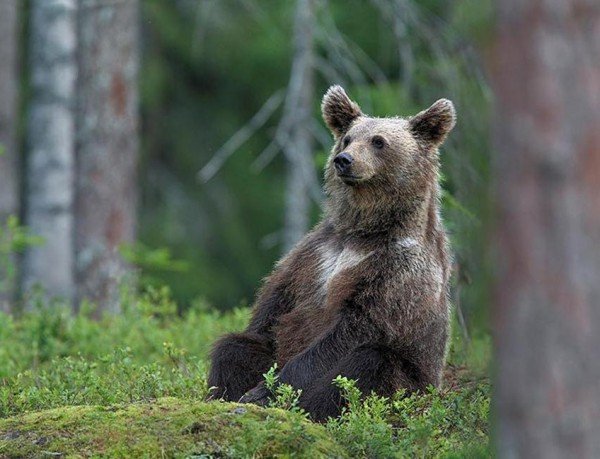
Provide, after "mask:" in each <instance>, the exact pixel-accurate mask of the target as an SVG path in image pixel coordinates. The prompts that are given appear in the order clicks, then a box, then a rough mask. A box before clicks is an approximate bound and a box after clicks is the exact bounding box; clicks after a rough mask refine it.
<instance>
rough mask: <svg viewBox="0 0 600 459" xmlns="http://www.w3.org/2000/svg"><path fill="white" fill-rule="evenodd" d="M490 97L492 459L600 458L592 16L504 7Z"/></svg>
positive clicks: (599, 223) (525, 3)
mask: <svg viewBox="0 0 600 459" xmlns="http://www.w3.org/2000/svg"><path fill="white" fill-rule="evenodd" d="M497 19H498V26H497V35H496V49H495V54H494V62H495V65H496V67H494V68H493V69H492V72H491V73H492V74H493V75H494V77H495V81H494V85H495V91H496V95H497V112H496V115H497V119H496V122H495V128H496V131H495V141H496V149H497V164H496V174H497V183H496V192H497V201H498V212H499V215H498V247H497V248H498V254H499V256H500V264H499V272H498V274H499V275H498V280H497V291H496V296H495V305H494V311H493V321H494V328H495V346H496V356H497V372H496V373H497V376H496V385H495V386H496V391H497V392H496V415H497V439H496V440H497V447H498V453H499V456H500V457H507V458H514V457H527V458H555V457H556V458H559V457H579V458H585V457H587V458H597V457H600V358H599V357H598V350H599V349H600V253H599V251H600V4H598V2H597V1H595V0H572V1H569V2H564V1H559V0H543V1H534V0H503V1H501V2H499V5H498V16H497Z"/></svg>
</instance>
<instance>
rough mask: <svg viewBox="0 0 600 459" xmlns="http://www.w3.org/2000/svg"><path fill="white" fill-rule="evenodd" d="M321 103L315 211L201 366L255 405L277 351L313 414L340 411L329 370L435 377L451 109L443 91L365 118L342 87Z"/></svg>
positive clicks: (401, 380) (442, 320)
mask: <svg viewBox="0 0 600 459" xmlns="http://www.w3.org/2000/svg"><path fill="white" fill-rule="evenodd" d="M322 112H323V117H324V119H325V122H326V123H327V125H328V126H329V128H330V129H331V131H332V133H333V136H334V139H335V144H334V147H333V150H332V152H331V156H330V158H329V161H328V163H327V166H326V168H325V190H326V195H327V201H326V210H325V214H324V217H323V219H322V221H321V222H320V223H319V224H318V225H317V226H316V227H315V228H314V229H313V230H312V231H311V232H310V233H309V234H307V235H306V236H305V237H304V239H303V240H302V241H300V242H299V243H298V244H297V246H296V247H295V248H294V249H293V250H292V251H291V252H290V253H289V254H288V255H287V256H285V257H284V258H283V259H282V260H281V261H279V262H278V263H277V265H276V267H275V269H274V271H273V273H272V274H271V275H270V276H269V277H268V278H267V280H266V281H265V283H264V285H263V287H262V289H261V290H260V292H259V294H258V297H257V300H256V304H255V306H254V310H253V315H252V318H251V320H250V324H249V325H248V327H247V329H246V330H245V331H244V332H243V333H235V334H231V335H228V336H225V337H223V338H222V339H220V340H219V341H218V342H217V343H216V344H215V346H214V348H213V351H212V355H211V358H212V365H211V370H210V374H209V377H208V384H209V386H211V387H212V393H211V397H212V398H223V399H225V400H234V401H238V400H241V401H242V402H252V403H257V404H264V403H266V402H267V401H268V399H269V396H270V395H271V394H270V393H269V390H268V389H267V388H266V387H265V386H264V384H263V382H262V380H263V376H262V375H263V373H265V372H266V371H268V370H269V368H270V367H271V366H272V365H273V364H274V363H275V362H277V365H278V368H279V372H278V381H279V382H281V383H286V384H290V385H292V386H293V387H294V388H296V389H301V390H302V392H301V396H300V400H299V404H300V406H301V407H302V408H304V409H305V410H306V411H308V413H310V415H311V416H312V418H313V419H315V420H324V419H326V418H327V417H330V416H332V417H333V416H337V415H339V413H340V409H341V407H342V403H343V401H342V397H341V396H340V393H339V390H338V389H337V388H336V387H335V386H334V385H333V384H332V380H333V379H334V378H335V377H336V376H338V375H342V376H346V377H348V378H350V379H354V380H356V381H357V386H358V387H359V388H360V389H361V390H362V392H363V393H371V392H375V393H377V394H380V395H383V396H390V395H392V394H394V392H395V391H397V390H398V389H406V390H407V391H408V392H412V391H417V390H423V389H425V388H426V387H427V386H429V385H432V386H438V385H439V384H440V382H441V377H442V370H443V367H444V361H445V356H446V346H447V342H448V330H449V301H448V280H449V277H450V255H449V249H448V241H447V238H446V233H445V230H444V227H443V224H442V220H441V217H440V203H439V200H440V187H439V183H438V178H439V177H438V171H439V158H438V155H439V153H438V147H439V146H440V145H441V144H442V142H443V141H444V140H445V139H446V136H447V135H448V133H449V132H450V130H451V129H452V128H453V127H454V124H455V119H456V116H455V110H454V106H453V105H452V102H450V101H449V100H446V99H442V100H438V101H437V102H436V103H434V104H433V105H432V106H431V107H430V108H428V109H427V110H424V111H422V112H420V113H419V114H417V115H416V116H413V117H410V118H373V117H369V116H366V115H364V114H363V113H362V112H361V109H360V107H359V106H358V105H357V104H356V103H355V102H352V101H351V100H350V99H349V98H348V96H347V95H346V93H345V92H344V90H343V89H342V88H341V87H340V86H332V87H331V88H330V89H329V90H328V91H327V93H326V94H325V96H324V98H323V103H322Z"/></svg>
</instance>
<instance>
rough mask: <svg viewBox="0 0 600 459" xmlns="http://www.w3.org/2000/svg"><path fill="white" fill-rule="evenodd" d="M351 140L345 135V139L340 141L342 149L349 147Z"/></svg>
mask: <svg viewBox="0 0 600 459" xmlns="http://www.w3.org/2000/svg"><path fill="white" fill-rule="evenodd" d="M351 140H352V139H351V138H350V136H349V135H347V136H346V137H344V140H342V148H346V147H347V146H348V145H350V141H351Z"/></svg>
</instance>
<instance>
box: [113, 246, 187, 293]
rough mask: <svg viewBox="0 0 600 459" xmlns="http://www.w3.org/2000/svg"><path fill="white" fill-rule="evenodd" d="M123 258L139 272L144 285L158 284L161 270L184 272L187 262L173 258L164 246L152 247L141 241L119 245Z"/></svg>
mask: <svg viewBox="0 0 600 459" xmlns="http://www.w3.org/2000/svg"><path fill="white" fill-rule="evenodd" d="M120 253H121V255H122V256H123V258H124V259H125V260H126V261H127V262H129V263H130V264H131V265H132V266H135V267H136V268H137V269H138V271H139V272H140V273H141V279H140V280H141V282H142V284H144V285H158V284H160V283H161V282H160V281H159V280H158V278H157V275H159V274H160V273H163V272H171V273H185V272H187V271H188V269H189V263H188V262H186V261H183V260H176V259H174V258H173V255H172V253H171V250H170V249H168V248H166V247H160V248H157V249H152V248H150V247H148V246H146V245H145V244H142V243H141V242H136V243H135V244H130V245H123V246H122V247H120Z"/></svg>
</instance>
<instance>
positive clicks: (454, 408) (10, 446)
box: [0, 287, 489, 457]
mask: <svg viewBox="0 0 600 459" xmlns="http://www.w3.org/2000/svg"><path fill="white" fill-rule="evenodd" d="M123 301H124V303H123V305H122V306H123V307H122V310H123V314H122V315H119V316H114V315H107V316H104V317H102V318H101V319H99V320H94V319H92V318H91V316H92V313H93V311H92V310H89V309H85V308H84V309H82V310H81V311H80V312H79V313H78V314H77V315H72V314H71V313H70V312H69V311H67V310H66V309H64V308H61V307H60V305H53V307H48V306H49V305H48V304H46V303H45V301H44V299H43V297H41V296H40V297H39V298H38V300H37V302H34V303H33V304H35V305H37V306H36V307H35V308H34V310H31V311H25V312H23V313H22V315H20V316H19V317H14V316H9V315H5V314H1V313H0V343H2V345H1V346H0V456H1V455H3V454H6V455H9V456H10V455H11V454H13V453H14V452H15V451H18V452H19V454H18V455H24V456H27V455H30V456H36V455H39V451H40V448H42V447H43V450H44V451H62V452H65V453H68V452H70V451H79V450H77V448H83V449H82V450H81V451H88V452H89V454H93V453H94V452H95V453H96V454H99V455H102V454H115V455H121V456H123V455H127V452H129V454H132V453H131V451H143V452H144V453H143V455H153V454H155V453H156V451H158V449H156V448H159V447H160V448H164V449H165V451H173V452H174V453H173V454H175V452H182V453H181V454H183V453H184V452H185V454H191V451H192V446H193V445H195V446H193V448H195V450H194V451H195V452H201V453H205V454H214V455H219V454H220V455H225V456H227V457H271V456H273V455H275V454H279V455H283V456H286V457H287V456H290V455H294V456H298V457H319V456H318V454H333V453H330V451H335V452H336V453H335V454H334V455H336V456H338V457H346V456H347V457H465V456H469V457H473V456H476V457H483V456H487V455H489V451H488V446H487V437H488V433H489V431H488V430H489V429H488V420H487V418H488V415H489V385H488V383H487V380H486V379H485V378H483V377H481V376H477V375H478V373H473V372H472V371H470V370H468V369H466V368H464V367H459V368H458V369H457V368H455V367H454V366H452V369H453V373H452V374H449V375H448V376H447V383H446V387H445V388H444V389H443V390H441V391H435V390H432V391H431V392H429V393H428V394H425V395H413V396H410V397H405V396H404V394H401V393H400V394H397V395H396V396H395V397H393V398H391V399H387V398H384V397H378V396H376V395H368V394H361V393H360V391H359V390H358V389H357V387H356V384H355V383H354V382H353V381H351V380H348V379H347V378H343V377H338V378H337V379H336V380H335V382H334V384H336V385H337V386H338V387H339V388H340V390H341V391H342V393H343V394H344V396H345V398H346V399H347V400H348V405H347V407H346V408H345V409H344V411H343V414H342V416H341V417H340V418H339V419H335V420H330V421H329V422H328V423H327V424H326V426H325V429H323V428H321V427H320V426H316V425H314V424H312V423H310V422H309V421H307V419H306V414H305V413H303V411H302V410H301V409H300V408H299V407H298V399H299V397H300V395H301V393H300V392H299V391H297V390H295V389H293V388H292V387H290V386H288V385H285V384H279V383H278V381H277V377H276V370H277V368H276V367H273V368H271V369H270V370H269V371H268V372H267V373H266V374H265V375H264V376H265V384H266V385H267V387H268V388H270V389H271V391H272V392H273V394H274V397H273V399H272V401H271V405H270V407H269V409H266V410H265V409H262V408H258V407H253V406H250V405H234V404H224V403H221V402H214V403H208V404H206V403H202V400H203V399H204V397H205V395H206V394H207V384H206V373H207V366H208V364H207V355H208V350H209V347H210V345H211V343H212V342H214V340H215V339H216V338H217V337H218V336H220V335H222V334H224V333H227V332H232V331H237V330H240V329H242V328H243V327H244V326H245V325H246V323H247V321H248V309H247V308H238V309H234V310H231V311H230V312H227V313H219V312H215V311H214V310H211V309H210V308H208V307H207V305H206V304H205V303H203V302H196V303H195V304H194V305H193V306H192V307H191V308H189V309H188V310H187V311H185V312H184V313H183V314H180V313H178V312H177V310H178V307H177V305H176V303H175V302H174V301H173V299H172V298H171V296H170V294H169V290H168V289H165V288H155V287H149V288H147V289H146V290H145V291H144V292H142V293H141V294H139V295H134V294H126V295H123ZM459 336H460V335H458V334H456V336H455V338H454V339H458V338H459ZM474 342H476V343H479V344H477V347H480V348H485V347H486V346H489V343H488V342H487V341H485V340H479V339H478V340H476V341H474ZM453 348H454V349H453V350H452V351H451V359H452V361H453V362H455V363H456V362H457V363H460V364H462V363H464V362H468V360H469V359H470V355H469V354H465V353H464V352H463V351H464V349H467V348H468V346H467V345H464V346H463V345H461V343H460V342H458V341H453ZM476 354H477V355H478V354H479V351H477V352H476ZM365 395H366V396H365ZM164 397H174V398H167V399H165V398H164ZM44 410H51V411H44ZM28 413H29V414H28ZM2 418H5V420H4V421H2ZM65 426H67V427H65ZM61 429H63V430H61ZM64 429H66V431H68V432H69V434H68V435H62V434H61V435H57V433H56V432H58V431H61V432H63V431H64ZM159 431H160V432H164V434H163V433H157V432H159ZM15 432H17V433H15ZM13 437H14V438H13ZM40 438H46V440H40V441H41V442H42V443H43V444H38V443H36V441H37V440H39V439H40ZM106 438H110V439H111V441H110V442H107V441H103V439H106ZM310 445H312V446H310ZM112 447H114V448H116V449H110V448H112ZM311 448H313V449H311ZM119 451H120V452H119ZM315 451H316V452H315ZM14 454H17V453H14ZM14 454H13V455H14ZM309 454H317V456H310V455H309ZM167 455H168V454H167Z"/></svg>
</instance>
